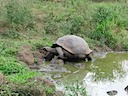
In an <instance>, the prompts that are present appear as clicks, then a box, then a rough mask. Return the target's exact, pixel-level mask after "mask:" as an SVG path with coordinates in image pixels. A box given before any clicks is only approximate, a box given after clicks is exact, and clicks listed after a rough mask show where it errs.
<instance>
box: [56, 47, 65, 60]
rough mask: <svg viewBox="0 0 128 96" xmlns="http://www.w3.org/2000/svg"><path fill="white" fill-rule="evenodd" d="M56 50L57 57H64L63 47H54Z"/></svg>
mask: <svg viewBox="0 0 128 96" xmlns="http://www.w3.org/2000/svg"><path fill="white" fill-rule="evenodd" d="M56 51H57V53H58V57H59V58H61V59H65V57H64V52H63V49H62V48H61V47H56Z"/></svg>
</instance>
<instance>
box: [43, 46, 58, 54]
mask: <svg viewBox="0 0 128 96" xmlns="http://www.w3.org/2000/svg"><path fill="white" fill-rule="evenodd" d="M43 50H44V51H46V52H51V53H54V54H56V53H57V51H56V49H55V48H51V47H43Z"/></svg>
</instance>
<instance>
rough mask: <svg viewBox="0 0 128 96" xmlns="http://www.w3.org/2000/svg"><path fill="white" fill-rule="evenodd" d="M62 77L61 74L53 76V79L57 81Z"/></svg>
mask: <svg viewBox="0 0 128 96" xmlns="http://www.w3.org/2000/svg"><path fill="white" fill-rule="evenodd" d="M61 77H62V76H61V75H60V74H55V75H53V78H54V79H57V78H61Z"/></svg>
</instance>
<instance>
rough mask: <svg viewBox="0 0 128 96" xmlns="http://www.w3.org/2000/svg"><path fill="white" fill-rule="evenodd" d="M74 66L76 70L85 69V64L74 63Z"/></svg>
mask: <svg viewBox="0 0 128 96" xmlns="http://www.w3.org/2000/svg"><path fill="white" fill-rule="evenodd" d="M74 66H75V67H77V68H85V64H83V63H75V64H74Z"/></svg>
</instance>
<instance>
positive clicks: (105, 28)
mask: <svg viewBox="0 0 128 96" xmlns="http://www.w3.org/2000/svg"><path fill="white" fill-rule="evenodd" d="M118 18H119V17H118V14H117V13H116V7H113V6H110V7H108V6H107V7H106V6H100V7H98V9H97V11H96V13H94V15H93V22H95V24H96V25H95V30H94V31H93V32H92V33H91V34H90V37H91V38H92V39H95V40H98V41H100V42H101V43H103V44H106V45H108V46H109V47H111V48H114V47H115V45H116V43H117V36H116V34H115V33H114V32H113V27H115V26H117V25H116V24H117V20H118Z"/></svg>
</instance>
